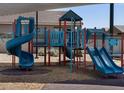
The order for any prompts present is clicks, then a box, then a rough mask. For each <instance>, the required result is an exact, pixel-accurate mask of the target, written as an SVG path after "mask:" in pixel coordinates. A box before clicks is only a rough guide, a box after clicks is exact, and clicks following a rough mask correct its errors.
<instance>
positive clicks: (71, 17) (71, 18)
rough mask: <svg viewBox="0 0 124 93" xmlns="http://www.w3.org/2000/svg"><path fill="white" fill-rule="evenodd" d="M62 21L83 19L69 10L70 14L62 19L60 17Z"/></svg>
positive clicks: (67, 13) (66, 14)
mask: <svg viewBox="0 0 124 93" xmlns="http://www.w3.org/2000/svg"><path fill="white" fill-rule="evenodd" d="M59 20H60V21H72V20H74V21H81V20H82V18H81V17H80V16H79V15H77V14H76V13H75V12H73V11H72V10H69V11H68V12H66V13H65V14H64V15H63V16H62V17H60V19H59Z"/></svg>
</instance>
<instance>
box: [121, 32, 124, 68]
mask: <svg viewBox="0 0 124 93" xmlns="http://www.w3.org/2000/svg"><path fill="white" fill-rule="evenodd" d="M123 36H124V35H123V34H122V35H121V67H123V65H124V64H123V61H124V60H123V51H124V49H123V47H124V46H123Z"/></svg>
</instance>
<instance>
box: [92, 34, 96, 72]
mask: <svg viewBox="0 0 124 93" xmlns="http://www.w3.org/2000/svg"><path fill="white" fill-rule="evenodd" d="M94 48H96V33H95V32H94ZM93 69H94V71H95V70H96V66H95V65H93Z"/></svg>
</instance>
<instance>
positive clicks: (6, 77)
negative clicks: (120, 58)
mask: <svg viewBox="0 0 124 93" xmlns="http://www.w3.org/2000/svg"><path fill="white" fill-rule="evenodd" d="M42 59H43V57H42V56H40V57H39V59H37V60H35V62H36V64H35V66H34V67H33V70H32V71H21V70H19V69H18V66H17V67H16V69H12V67H11V55H7V54H0V89H53V87H52V85H51V87H50V83H52V84H53V85H54V84H55V88H56V89H57V87H59V86H57V87H56V84H60V86H67V85H61V84H66V83H68V84H70V85H71V83H72V84H73V83H74V86H76V84H77V87H78V86H79V89H81V86H82V89H83V88H85V87H83V86H84V85H83V84H88V85H89V84H90V83H88V82H89V81H93V85H95V82H96V85H100V82H101V80H102V81H103V80H105V81H106V79H104V78H103V77H102V76H101V75H100V74H99V73H97V75H96V72H94V71H93V67H92V66H89V67H88V68H91V69H88V70H87V71H88V72H87V73H85V72H83V71H82V67H81V68H79V70H78V72H76V71H74V72H73V73H70V69H69V65H67V66H62V65H61V66H59V65H54V63H55V64H57V63H58V57H51V61H52V62H53V65H51V66H43V65H40V64H41V61H42ZM87 59H89V61H90V58H89V56H87ZM17 62H18V60H17ZM88 64H90V62H88ZM117 64H118V65H119V64H120V62H117ZM16 65H18V64H16ZM122 78H123V76H121V78H120V79H116V80H115V79H109V80H110V82H109V83H107V82H106V83H107V84H105V85H106V86H107V85H111V86H114V87H116V86H118V87H119V88H115V89H123V88H122V86H124V82H123V80H122ZM96 79H97V80H98V81H94V80H96ZM83 80H84V81H85V82H84V81H83ZM112 80H113V81H112ZM118 80H120V81H121V83H119V84H117V83H113V82H119V81H118ZM86 81H88V82H86ZM70 85H69V86H70ZM91 85H92V82H91ZM101 85H104V84H103V83H101ZM47 86H48V88H47ZM74 86H72V87H71V86H70V89H72V88H73V87H74ZM77 87H76V88H74V89H78V88H77ZM114 87H113V88H114ZM101 88H102V87H101ZM105 88H106V87H103V89H105ZM113 88H112V87H110V89H113ZM58 89H62V88H58ZM65 89H67V88H65ZM91 89H93V87H92V86H91ZM94 89H95V88H94ZM107 89H108V88H107Z"/></svg>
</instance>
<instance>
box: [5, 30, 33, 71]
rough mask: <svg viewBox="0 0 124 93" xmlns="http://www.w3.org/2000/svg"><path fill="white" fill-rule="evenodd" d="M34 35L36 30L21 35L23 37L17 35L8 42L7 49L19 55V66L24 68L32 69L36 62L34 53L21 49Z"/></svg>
mask: <svg viewBox="0 0 124 93" xmlns="http://www.w3.org/2000/svg"><path fill="white" fill-rule="evenodd" d="M33 36H34V32H32V33H30V34H27V35H24V36H21V37H17V38H15V39H12V40H9V41H8V42H7V43H6V49H7V51H8V52H9V53H10V54H12V55H15V56H18V57H19V66H20V67H21V68H22V69H27V68H29V69H30V68H31V67H32V66H33V64H34V58H33V55H32V54H31V53H28V52H25V51H22V50H21V45H22V44H24V43H26V42H29V41H30V40H32V39H33Z"/></svg>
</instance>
